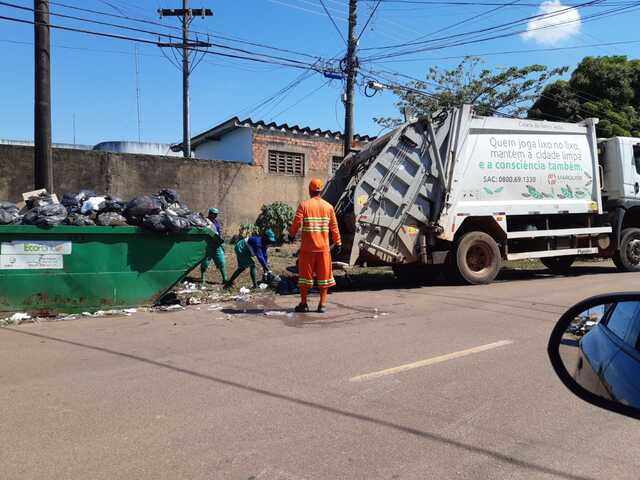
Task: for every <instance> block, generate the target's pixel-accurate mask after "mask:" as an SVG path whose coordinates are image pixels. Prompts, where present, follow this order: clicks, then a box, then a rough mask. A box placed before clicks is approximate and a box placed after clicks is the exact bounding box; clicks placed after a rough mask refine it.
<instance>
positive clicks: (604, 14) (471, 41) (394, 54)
mask: <svg viewBox="0 0 640 480" xmlns="http://www.w3.org/2000/svg"><path fill="white" fill-rule="evenodd" d="M638 7H640V2H634V4H633V6H630V7H622V8H617V9H611V10H607V11H605V12H601V13H598V14H594V15H590V16H586V17H583V18H582V19H580V20H570V21H566V22H560V23H556V24H552V25H545V26H541V27H537V28H532V29H525V30H518V31H512V32H507V33H503V34H499V35H493V36H489V37H479V38H478V37H476V38H471V39H469V40H463V41H460V42H457V43H449V44H440V45H434V46H428V47H424V48H419V49H414V50H409V51H403V52H392V53H389V54H385V55H378V56H371V57H367V58H365V59H364V61H376V60H381V59H387V58H394V57H399V56H404V55H408V54H411V53H419V52H424V51H433V50H441V49H445V48H452V47H457V46H462V45H470V44H476V43H481V42H487V41H490V40H495V39H499V38H506V37H510V36H514V35H519V34H522V33H525V32H531V31H537V30H544V29H551V28H557V27H558V26H561V25H567V24H571V23H575V22H577V21H581V22H582V23H586V22H589V21H594V20H597V19H599V18H603V17H607V16H613V15H619V14H621V13H625V12H630V11H631V10H636V9H637V8H638ZM509 28H512V27H511V26H509V27H507V28H502V30H508V29H509ZM468 33H469V32H467V35H468ZM462 35H465V34H462ZM456 36H459V35H456Z"/></svg>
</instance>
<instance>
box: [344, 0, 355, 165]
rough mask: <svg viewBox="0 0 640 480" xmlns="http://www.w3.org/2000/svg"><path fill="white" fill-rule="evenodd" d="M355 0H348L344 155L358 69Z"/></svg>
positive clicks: (349, 138)
mask: <svg viewBox="0 0 640 480" xmlns="http://www.w3.org/2000/svg"><path fill="white" fill-rule="evenodd" d="M357 7H358V1H357V0H349V38H348V44H347V57H346V74H347V88H346V91H345V102H344V156H345V157H346V156H347V155H349V153H350V152H351V145H352V144H353V93H354V89H355V84H356V74H357V71H358V59H357V57H356V50H357V48H358V39H357V37H356V10H357Z"/></svg>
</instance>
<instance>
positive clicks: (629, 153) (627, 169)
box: [623, 142, 640, 199]
mask: <svg viewBox="0 0 640 480" xmlns="http://www.w3.org/2000/svg"><path fill="white" fill-rule="evenodd" d="M623 157H624V158H623V162H624V169H623V175H624V194H625V197H627V198H633V199H638V198H640V143H631V142H629V143H628V144H627V145H626V148H624V150H623ZM629 157H630V158H629Z"/></svg>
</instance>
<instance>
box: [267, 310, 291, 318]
mask: <svg viewBox="0 0 640 480" xmlns="http://www.w3.org/2000/svg"><path fill="white" fill-rule="evenodd" d="M264 314H265V315H266V316H267V317H278V316H284V315H286V314H287V312H285V311H284V310H269V311H267V312H264Z"/></svg>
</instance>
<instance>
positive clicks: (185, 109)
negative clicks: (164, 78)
mask: <svg viewBox="0 0 640 480" xmlns="http://www.w3.org/2000/svg"><path fill="white" fill-rule="evenodd" d="M158 13H160V16H161V17H178V18H179V19H180V21H181V23H182V42H181V43H158V46H159V47H171V48H179V49H181V50H182V152H183V153H184V156H185V157H187V158H190V157H191V117H190V114H189V103H190V100H189V75H190V74H191V70H190V66H189V54H190V52H191V49H193V48H198V47H208V46H210V45H209V44H208V43H207V42H200V41H190V40H189V26H190V25H191V21H192V20H193V17H202V18H204V17H210V16H212V15H213V12H212V11H211V10H210V9H208V8H189V0H182V8H162V9H160V10H158Z"/></svg>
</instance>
